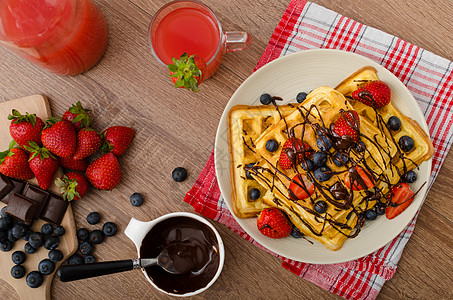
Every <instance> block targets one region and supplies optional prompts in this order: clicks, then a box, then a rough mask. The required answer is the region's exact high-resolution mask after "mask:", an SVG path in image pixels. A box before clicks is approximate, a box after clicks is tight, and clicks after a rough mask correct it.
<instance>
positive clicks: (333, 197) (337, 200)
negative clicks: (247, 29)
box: [244, 92, 418, 238]
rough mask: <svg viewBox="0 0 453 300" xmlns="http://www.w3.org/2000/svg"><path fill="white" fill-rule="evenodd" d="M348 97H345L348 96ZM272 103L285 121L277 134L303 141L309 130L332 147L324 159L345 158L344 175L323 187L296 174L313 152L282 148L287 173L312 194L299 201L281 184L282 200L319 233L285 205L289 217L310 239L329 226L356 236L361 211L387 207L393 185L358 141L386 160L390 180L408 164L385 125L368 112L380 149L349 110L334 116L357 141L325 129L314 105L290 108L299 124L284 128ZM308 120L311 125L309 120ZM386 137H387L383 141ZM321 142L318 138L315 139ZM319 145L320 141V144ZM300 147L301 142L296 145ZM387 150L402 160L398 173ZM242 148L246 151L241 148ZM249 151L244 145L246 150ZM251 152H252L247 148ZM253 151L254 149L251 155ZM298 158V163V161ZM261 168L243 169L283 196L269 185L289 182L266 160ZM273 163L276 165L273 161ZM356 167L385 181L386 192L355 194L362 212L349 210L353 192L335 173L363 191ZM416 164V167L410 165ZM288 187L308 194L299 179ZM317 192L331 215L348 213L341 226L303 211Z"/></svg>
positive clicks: (362, 216) (325, 215)
mask: <svg viewBox="0 0 453 300" xmlns="http://www.w3.org/2000/svg"><path fill="white" fill-rule="evenodd" d="M361 95H362V96H363V97H366V99H367V100H369V101H371V103H375V101H374V99H373V96H372V95H371V94H369V93H366V92H364V93H362V94H361ZM348 98H350V97H348ZM275 100H281V98H279V97H273V99H272V104H273V105H274V107H275V108H276V110H277V111H278V113H279V115H280V118H281V119H282V120H283V121H284V123H285V128H286V130H283V132H284V133H286V134H287V136H288V139H292V138H297V139H299V140H300V141H303V140H304V135H305V128H306V126H311V127H312V128H313V129H314V130H315V132H317V134H318V137H319V136H321V135H323V136H324V137H325V138H327V139H328V140H329V142H330V143H331V144H332V148H333V150H334V151H328V152H327V154H328V159H329V160H330V161H331V162H333V154H334V153H335V152H338V153H339V154H340V155H341V156H343V157H345V158H346V162H344V165H345V166H346V170H344V171H338V172H333V171H332V175H333V176H336V180H335V182H334V183H333V184H332V185H331V186H323V185H322V184H321V183H320V182H318V181H317V180H316V178H315V177H314V175H313V172H305V171H303V170H301V169H300V168H301V167H300V164H301V162H303V161H304V160H305V159H307V158H308V157H309V156H310V155H311V152H314V150H311V151H307V150H306V149H305V147H303V146H301V145H299V144H297V145H296V143H297V142H296V141H297V140H295V139H294V140H292V149H291V148H288V149H286V153H287V155H288V157H289V159H290V160H291V162H292V167H293V170H294V171H295V172H296V173H297V174H298V175H300V174H304V175H305V176H306V177H307V178H308V180H309V181H311V182H312V183H313V184H314V185H315V193H313V195H311V196H310V197H308V198H306V199H304V200H298V199H297V197H296V195H295V194H294V193H293V192H292V191H291V190H290V189H289V187H287V186H285V187H286V189H287V191H286V192H287V193H288V197H287V199H288V200H291V201H293V202H294V203H295V204H296V205H298V206H299V207H300V208H302V209H304V210H305V211H307V212H308V213H310V214H312V215H313V216H314V217H315V219H316V220H317V221H318V222H319V223H322V224H323V225H322V228H321V230H319V231H317V230H316V229H315V228H313V226H312V225H311V224H310V223H309V222H307V220H305V219H303V218H302V217H300V216H299V214H297V213H296V211H295V210H294V208H293V207H290V209H291V210H292V211H293V212H294V213H295V215H296V216H298V217H299V219H300V221H301V222H302V223H303V224H304V225H305V226H306V227H307V228H308V229H309V230H310V231H311V232H312V233H313V234H314V235H316V236H322V235H323V233H324V230H325V228H326V227H327V225H330V226H332V227H333V228H335V229H336V230H337V231H338V232H340V233H341V234H343V235H345V236H347V237H348V238H354V237H356V236H357V235H358V234H359V233H360V230H361V228H362V226H363V224H364V222H365V211H366V210H367V209H369V208H371V207H373V205H378V206H379V207H383V208H385V207H387V206H390V205H394V204H391V203H392V201H391V193H390V191H391V190H392V187H393V186H395V185H394V184H392V183H391V181H390V178H389V177H388V176H387V175H385V174H384V173H383V171H384V169H383V168H382V167H381V164H380V163H379V162H378V161H379V160H378V158H377V157H374V156H373V155H372V153H371V152H370V150H369V149H366V147H364V145H363V144H362V143H360V140H362V139H364V140H367V141H369V142H370V143H371V144H373V145H374V146H375V147H376V149H378V155H379V156H380V158H381V160H382V161H389V163H390V164H391V166H389V168H390V169H391V170H392V176H394V174H393V172H394V171H393V170H394V169H395V170H396V172H397V175H398V176H400V177H401V176H403V175H404V174H405V173H407V171H408V170H407V165H406V162H405V161H406V160H409V158H407V157H406V156H405V155H404V153H403V152H402V151H401V149H400V148H399V147H398V144H397V142H396V141H395V138H394V137H393V135H392V132H391V130H390V128H389V127H388V125H387V124H386V122H385V121H384V120H383V118H382V116H381V115H380V114H379V113H378V111H377V109H375V108H374V112H375V115H376V122H377V128H378V129H379V130H380V131H381V132H383V135H382V136H383V137H384V138H385V144H384V145H381V143H379V142H378V139H377V135H375V136H372V137H369V136H365V135H363V134H361V133H360V124H359V123H360V120H359V119H356V118H355V116H354V114H352V113H351V112H349V111H344V110H340V114H341V115H342V116H345V117H346V118H345V119H346V120H347V123H348V125H349V126H351V128H352V129H353V130H355V131H356V132H357V134H358V136H359V142H356V141H354V140H353V139H352V138H351V137H350V136H339V135H338V134H336V133H335V132H334V130H333V124H334V122H332V123H331V124H330V125H329V126H327V124H325V122H324V120H323V118H322V115H321V113H320V111H319V109H318V108H317V107H316V106H315V105H311V106H310V107H309V108H308V109H307V108H305V107H303V106H295V107H296V109H297V110H298V111H299V113H300V115H301V117H302V122H300V123H298V124H296V125H294V126H293V127H289V125H288V122H287V121H286V119H285V118H284V117H283V116H282V114H281V112H280V110H279V108H278V106H277V104H276V101H275ZM312 120H314V121H312ZM297 127H302V132H301V134H300V136H296V134H295V128H297ZM388 136H389V137H390V139H389V138H388ZM321 140H322V139H321ZM244 142H245V140H244ZM322 142H323V143H325V142H324V141H322ZM302 143H303V142H302ZM391 145H392V146H393V147H395V148H396V149H397V156H398V158H399V159H401V160H402V161H403V170H400V169H398V168H397V167H396V164H395V163H394V162H393V161H392V157H391V153H390V148H391V147H390V146H391ZM247 147H249V146H248V145H247ZM249 149H250V147H249ZM252 151H253V150H252ZM253 152H254V151H253ZM367 155H368V157H370V158H371V159H372V161H373V162H374V163H375V165H376V166H378V169H377V170H374V169H373V168H371V167H370V166H369V165H368V164H367V163H366V160H365V158H366V157H367ZM300 158H302V159H300ZM263 159H264V160H265V161H266V162H267V164H268V165H269V166H270V167H269V168H264V167H261V166H257V165H254V166H252V167H244V169H245V170H246V171H248V172H249V173H250V174H252V175H253V176H255V177H256V178H259V179H260V180H261V182H264V183H265V184H266V185H267V186H268V188H269V189H270V190H271V191H272V192H275V191H276V192H279V193H280V194H281V195H285V194H286V193H285V191H281V190H279V188H278V187H277V186H276V185H275V182H276V181H277V180H278V181H280V182H281V179H280V177H279V176H277V175H280V176H281V177H283V178H284V179H286V180H287V181H290V182H291V180H292V178H289V177H288V176H287V175H286V174H284V173H283V172H282V171H281V170H279V169H278V167H277V166H276V165H273V164H271V163H270V162H269V161H268V160H266V159H265V158H263ZM412 163H414V165H416V164H415V162H413V161H412ZM277 164H278V161H277ZM359 164H360V165H361V166H362V168H363V169H364V171H365V173H366V175H367V176H369V179H370V180H372V182H378V181H382V182H384V183H385V185H386V186H387V187H388V189H387V190H386V193H385V194H384V192H383V191H382V190H380V189H378V188H377V187H375V188H372V189H368V190H367V189H366V188H365V189H364V190H362V192H361V193H364V194H365V196H364V197H363V200H362V201H361V203H359V205H361V204H363V203H365V209H363V210H362V209H361V208H360V207H359V206H357V207H354V205H353V201H354V193H353V192H352V191H349V190H348V189H347V188H346V187H345V185H344V181H343V178H344V175H343V177H341V176H340V175H342V174H344V173H345V172H348V174H349V176H350V182H351V185H352V184H355V185H357V186H359V187H360V186H361V187H366V183H365V181H364V179H363V178H362V177H361V176H360V174H359V173H358V172H357V169H356V167H357V166H358V165H359ZM416 166H418V165H416ZM266 172H267V173H269V174H271V175H272V177H271V178H272V180H270V179H268V178H267V177H266V176H264V173H266ZM292 182H293V183H296V184H298V185H299V186H300V187H301V188H302V189H303V190H304V191H305V192H306V193H307V194H308V195H309V194H310V193H309V191H308V188H307V187H306V186H305V184H303V180H300V182H302V184H300V183H298V182H295V181H292ZM318 194H320V195H321V196H322V197H323V198H324V199H325V200H327V202H328V203H329V204H330V205H332V206H334V211H336V212H338V211H341V210H349V211H350V213H349V214H348V216H347V218H346V219H347V220H346V222H344V223H343V222H339V221H337V220H335V219H334V217H335V216H332V215H331V214H329V213H327V212H324V213H321V214H320V213H318V212H316V211H315V210H312V209H310V208H309V207H307V206H305V205H303V203H306V202H307V201H311V203H312V205H314V204H315V199H317V198H318ZM274 203H275V204H276V205H278V206H281V205H282V203H281V201H280V200H278V199H277V198H275V199H274ZM353 214H355V215H356V218H357V223H356V224H355V227H354V228H352V227H351V226H350V225H348V222H349V220H350V218H351V217H352V215H353Z"/></svg>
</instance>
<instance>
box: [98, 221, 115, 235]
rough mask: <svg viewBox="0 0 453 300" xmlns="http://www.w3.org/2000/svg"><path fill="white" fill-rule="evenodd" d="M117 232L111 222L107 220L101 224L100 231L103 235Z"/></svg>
mask: <svg viewBox="0 0 453 300" xmlns="http://www.w3.org/2000/svg"><path fill="white" fill-rule="evenodd" d="M117 232H118V228H117V227H116V224H115V223H113V222H107V223H105V224H104V225H102V233H103V234H104V235H105V236H114V235H115V234H116V233H117Z"/></svg>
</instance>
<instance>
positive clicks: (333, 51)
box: [214, 49, 432, 264]
mask: <svg viewBox="0 0 453 300" xmlns="http://www.w3.org/2000/svg"><path fill="white" fill-rule="evenodd" d="M317 53H321V55H329V54H335V55H340V56H341V55H345V56H353V57H359V58H360V59H362V60H363V61H366V62H367V63H368V65H371V66H373V67H375V68H376V69H377V70H378V72H385V73H387V76H390V77H393V79H396V81H395V82H398V84H399V85H400V86H401V87H403V90H404V92H405V93H406V94H407V96H408V97H409V98H410V101H411V102H413V103H416V104H417V105H416V109H415V112H413V113H411V114H410V115H409V117H413V114H418V115H419V116H420V117H421V118H422V119H423V122H422V124H419V125H420V126H421V127H422V129H423V130H424V131H425V132H426V133H427V134H428V136H429V129H428V125H427V123H426V118H425V116H424V114H423V113H422V111H421V108H420V106H419V105H418V103H417V101H416V100H415V98H414V96H413V95H412V93H411V92H410V91H409V89H408V88H407V86H406V85H404V83H402V82H401V81H400V80H399V78H398V77H396V76H395V75H394V74H393V73H392V72H390V71H389V70H388V69H386V68H385V67H384V66H382V65H380V64H379V63H377V62H375V61H373V60H371V59H369V58H368V57H365V56H363V55H360V54H357V53H354V52H349V51H343V50H338V49H309V50H301V51H297V52H294V53H291V54H288V55H285V56H281V57H278V58H276V59H274V60H273V61H270V62H268V63H266V64H265V65H264V66H262V67H261V68H259V69H258V70H256V71H255V72H253V73H252V74H250V76H248V77H247V78H246V79H245V80H244V81H243V82H242V83H241V85H240V86H239V87H238V88H237V89H236V90H235V92H234V93H233V95H231V97H230V99H229V100H228V102H227V104H226V105H225V108H224V110H223V112H222V115H221V118H220V120H219V123H218V126H217V130H216V138H215V145H214V166H215V172H216V178H217V175H218V174H219V173H220V172H219V170H218V164H217V161H218V159H219V150H218V149H219V147H218V144H219V140H220V135H221V134H223V133H224V130H225V126H227V125H223V126H222V124H224V123H225V122H227V121H228V119H227V117H228V112H229V110H230V109H231V108H232V107H233V104H232V100H233V99H234V98H235V97H237V95H238V94H240V93H241V91H242V90H243V89H245V88H246V87H247V83H248V82H249V81H251V80H253V78H254V77H257V76H260V74H261V73H263V72H266V70H267V69H269V68H272V67H273V66H274V65H275V64H278V63H281V62H282V61H284V60H288V59H289V60H290V59H294V58H293V57H295V56H306V55H313V54H314V55H316V54H317ZM255 74H257V75H255ZM340 80H341V78H340ZM338 82H340V81H338ZM405 101H407V100H405ZM286 102H287V101H286V100H285V103H286ZM418 123H420V122H418ZM222 130H223V131H222ZM227 152H228V151H227ZM227 159H228V161H227V165H228V167H229V165H230V164H229V162H230V156H229V152H228V155H227ZM422 165H423V166H425V167H427V171H426V174H427V176H426V177H427V178H426V180H427V182H426V183H427V184H424V185H423V186H422V187H421V188H420V190H419V192H418V195H417V196H416V197H417V198H423V199H424V198H425V197H426V193H427V191H428V187H429V185H430V176H431V171H432V158H430V159H429V160H427V161H424V162H423V163H421V164H420V166H422ZM420 166H419V167H420ZM227 174H228V179H229V182H230V179H231V177H230V176H231V174H230V173H229V172H227ZM229 184H230V185H231V183H229ZM218 186H219V189H220V192H221V195H222V197H223V198H224V202H225V204H226V206H227V208H228V210H229V211H230V213H231V215H232V216H233V218H234V219H235V221H236V222H237V223H238V224H239V226H240V227H241V228H242V230H244V232H246V233H247V234H248V235H249V236H250V237H251V238H252V239H254V240H255V241H256V242H258V243H259V244H260V245H261V246H262V247H264V248H265V249H266V250H268V251H271V252H274V253H276V254H278V255H280V256H282V257H285V258H289V259H292V260H294V261H298V262H305V263H313V264H333V263H343V262H347V261H352V260H355V259H358V258H361V257H364V256H367V255H369V254H371V253H373V252H375V251H377V250H379V249H381V248H382V247H384V246H385V245H387V244H388V243H390V242H391V241H392V240H393V239H395V238H396V237H397V236H398V235H399V234H400V233H401V232H402V231H403V230H404V228H406V227H407V226H408V224H409V223H410V222H412V220H413V219H414V218H415V217H416V216H417V215H418V212H419V210H420V208H421V207H422V205H423V203H424V200H423V199H422V200H421V201H420V202H419V205H418V207H417V209H416V210H415V211H414V214H413V215H411V216H410V218H408V219H407V222H404V223H403V224H401V225H400V226H398V229H399V228H401V230H398V233H396V234H395V235H393V234H391V235H389V236H388V237H387V239H385V242H381V243H379V245H377V246H375V249H374V250H373V251H370V252H368V253H366V254H361V255H351V256H349V257H348V258H344V259H328V258H327V259H323V260H310V259H308V260H306V259H301V258H300V257H295V256H291V255H287V254H282V253H281V251H279V250H278V249H274V248H272V247H268V246H265V245H263V243H262V242H261V241H265V239H264V238H262V237H259V236H254V235H253V234H251V233H249V232H247V230H246V229H245V228H244V227H243V226H242V225H241V223H243V222H246V221H244V220H247V219H241V218H238V217H236V215H235V214H234V212H233V209H232V207H231V203H229V202H228V201H227V200H228V199H225V197H226V196H225V195H226V194H225V193H224V188H223V187H222V184H221V182H220V181H219V180H218ZM228 197H231V196H230V195H229V196H228ZM230 202H231V199H230ZM263 237H264V236H263ZM315 243H319V242H318V241H315ZM338 251H341V249H339V250H337V251H332V252H335V253H336V252H338ZM279 252H280V253H279Z"/></svg>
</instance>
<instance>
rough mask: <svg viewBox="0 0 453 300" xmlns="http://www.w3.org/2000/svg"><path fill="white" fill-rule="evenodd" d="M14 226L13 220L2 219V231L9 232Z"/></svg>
mask: <svg viewBox="0 0 453 300" xmlns="http://www.w3.org/2000/svg"><path fill="white" fill-rule="evenodd" d="M13 226H14V222H13V218H11V217H10V216H4V217H1V218H0V230H4V231H6V230H8V229H10V228H12V227H13Z"/></svg>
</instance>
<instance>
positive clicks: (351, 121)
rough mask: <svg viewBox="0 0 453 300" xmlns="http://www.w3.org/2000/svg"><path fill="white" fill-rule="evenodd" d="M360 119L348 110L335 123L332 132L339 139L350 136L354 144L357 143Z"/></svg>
mask: <svg viewBox="0 0 453 300" xmlns="http://www.w3.org/2000/svg"><path fill="white" fill-rule="evenodd" d="M359 128H360V118H359V115H358V114H357V112H356V111H354V110H348V111H345V112H343V113H342V114H341V116H340V117H339V118H338V119H337V121H335V123H334V127H333V131H334V132H335V133H336V134H337V135H338V136H340V137H343V136H350V137H351V138H352V139H353V140H354V141H355V142H358V141H359Z"/></svg>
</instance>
